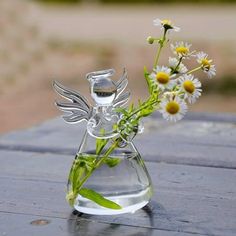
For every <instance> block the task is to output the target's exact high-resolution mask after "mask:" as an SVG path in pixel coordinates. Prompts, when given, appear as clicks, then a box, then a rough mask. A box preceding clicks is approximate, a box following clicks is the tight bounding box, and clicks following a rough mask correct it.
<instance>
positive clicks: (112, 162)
mask: <svg viewBox="0 0 236 236" xmlns="http://www.w3.org/2000/svg"><path fill="white" fill-rule="evenodd" d="M120 162H121V159H120V158H112V157H108V158H106V159H105V161H104V163H106V164H107V165H108V166H109V167H114V166H116V165H118V164H119V163H120Z"/></svg>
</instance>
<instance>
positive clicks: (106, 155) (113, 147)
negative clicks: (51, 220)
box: [77, 139, 119, 192]
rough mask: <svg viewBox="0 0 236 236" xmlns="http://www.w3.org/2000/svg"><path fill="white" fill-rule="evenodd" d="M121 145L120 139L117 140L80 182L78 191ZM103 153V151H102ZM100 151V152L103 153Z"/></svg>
mask: <svg viewBox="0 0 236 236" xmlns="http://www.w3.org/2000/svg"><path fill="white" fill-rule="evenodd" d="M118 143H119V139H117V140H116V141H115V142H114V143H113V144H112V145H111V146H110V148H109V149H108V150H107V151H106V152H105V154H104V155H103V156H102V157H101V158H100V159H99V160H98V161H97V163H96V164H95V166H94V167H93V168H92V169H91V170H90V171H89V172H88V173H87V174H86V175H85V176H84V178H83V180H82V181H81V182H80V184H79V185H78V186H77V191H78V192H79V190H80V189H81V187H82V186H83V184H84V183H85V182H86V181H87V179H88V178H89V177H90V176H91V175H92V173H93V172H94V170H96V169H97V168H98V167H100V165H101V164H102V163H103V161H104V160H105V159H106V158H107V157H108V156H109V155H110V154H111V152H112V151H113V150H114V149H115V148H116V147H117V145H118ZM101 151H102V150H101ZM101 151H100V152H101Z"/></svg>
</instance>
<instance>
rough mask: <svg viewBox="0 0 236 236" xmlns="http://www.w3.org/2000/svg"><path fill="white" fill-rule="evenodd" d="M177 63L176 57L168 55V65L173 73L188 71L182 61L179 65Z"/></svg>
mask: <svg viewBox="0 0 236 236" xmlns="http://www.w3.org/2000/svg"><path fill="white" fill-rule="evenodd" d="M178 64H179V60H178V59H177V58H175V57H169V66H170V68H171V69H172V71H173V72H174V73H180V74H184V73H186V72H187V71H188V69H187V67H186V66H185V65H184V64H183V63H182V62H181V63H180V64H179V65H178ZM177 66H178V67H177ZM176 67H177V68H176Z"/></svg>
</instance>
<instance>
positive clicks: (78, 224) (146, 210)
mask: <svg viewBox="0 0 236 236" xmlns="http://www.w3.org/2000/svg"><path fill="white" fill-rule="evenodd" d="M160 208H163V207H161V206H159V205H158V204H157V203H155V202H151V204H148V205H147V206H145V207H143V208H142V209H141V210H139V213H138V215H141V216H142V218H145V220H147V221H149V222H147V224H145V226H142V225H140V224H139V222H137V221H136V217H133V216H135V215H132V214H131V215H129V214H125V215H126V216H124V215H117V216H91V215H87V214H83V213H80V212H78V211H73V212H72V213H71V215H70V218H69V219H68V221H67V227H68V232H69V234H70V235H73V236H78V235H87V236H88V235H103V236H104V235H112V236H115V235H127V236H141V235H152V233H153V231H155V227H154V211H155V210H156V209H160ZM162 211H163V209H162ZM127 216H128V217H127ZM121 219H123V220H121ZM124 219H125V223H124ZM138 221H139V220H138Z"/></svg>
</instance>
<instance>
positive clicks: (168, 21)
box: [161, 20, 171, 26]
mask: <svg viewBox="0 0 236 236" xmlns="http://www.w3.org/2000/svg"><path fill="white" fill-rule="evenodd" d="M161 23H162V24H163V25H169V26H171V21H170V20H162V21H161Z"/></svg>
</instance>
